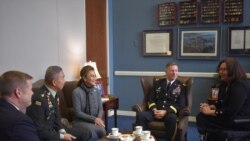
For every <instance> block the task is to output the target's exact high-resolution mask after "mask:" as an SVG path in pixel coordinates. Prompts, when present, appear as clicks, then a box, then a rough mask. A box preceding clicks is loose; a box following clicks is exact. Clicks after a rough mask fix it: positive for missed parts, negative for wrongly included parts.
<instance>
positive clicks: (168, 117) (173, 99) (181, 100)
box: [138, 62, 185, 141]
mask: <svg viewBox="0 0 250 141" xmlns="http://www.w3.org/2000/svg"><path fill="white" fill-rule="evenodd" d="M165 73H166V78H164V79H160V80H158V81H156V82H155V83H154V86H153V91H152V92H151V93H150V95H149V97H148V109H149V111H145V112H141V113H139V115H138V116H139V120H138V122H139V123H138V124H139V125H142V126H143V128H144V129H147V122H149V121H152V120H162V121H164V123H165V126H166V140H167V141H172V140H173V139H174V136H175V134H176V131H177V124H176V120H177V115H178V113H179V110H180V109H181V108H183V107H184V104H185V95H184V86H183V85H182V83H181V82H180V81H178V80H176V79H177V77H178V65H177V64H175V63H173V62H170V63H168V64H167V65H166V68H165Z"/></svg>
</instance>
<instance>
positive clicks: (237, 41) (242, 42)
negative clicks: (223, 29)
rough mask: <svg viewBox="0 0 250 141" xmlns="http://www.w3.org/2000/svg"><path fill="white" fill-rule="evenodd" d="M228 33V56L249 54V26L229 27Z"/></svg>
mask: <svg viewBox="0 0 250 141" xmlns="http://www.w3.org/2000/svg"><path fill="white" fill-rule="evenodd" d="M228 33H229V34H228V38H229V39H228V41H229V46H228V47H229V48H228V56H250V40H249V39H250V27H229V28H228Z"/></svg>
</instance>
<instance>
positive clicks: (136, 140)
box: [99, 131, 155, 141]
mask: <svg viewBox="0 0 250 141" xmlns="http://www.w3.org/2000/svg"><path fill="white" fill-rule="evenodd" d="M120 133H121V134H124V135H125V134H133V131H121V132H120ZM151 136H152V137H153V139H154V140H155V138H154V136H153V135H151ZM99 141H120V139H119V138H117V139H116V138H112V139H111V138H108V137H107V136H105V137H103V138H101V139H100V140H99ZM134 141H141V138H140V137H136V138H135V139H134Z"/></svg>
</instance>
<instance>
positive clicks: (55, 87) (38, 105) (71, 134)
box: [27, 66, 91, 141]
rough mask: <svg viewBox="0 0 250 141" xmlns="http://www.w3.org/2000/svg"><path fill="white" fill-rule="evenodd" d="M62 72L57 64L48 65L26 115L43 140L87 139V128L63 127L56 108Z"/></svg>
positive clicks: (81, 140)
mask: <svg viewBox="0 0 250 141" xmlns="http://www.w3.org/2000/svg"><path fill="white" fill-rule="evenodd" d="M64 77H65V76H64V72H63V70H62V68H61V67H59V66H50V67H48V69H47V70H46V73H45V83H44V85H43V86H42V87H41V88H40V89H39V90H38V91H37V92H35V94H34V95H33V97H32V104H31V106H29V107H28V108H27V115H28V116H29V117H31V118H32V119H33V121H34V122H35V124H36V125H37V128H38V135H39V137H40V139H41V140H43V141H62V140H64V141H73V140H76V141H88V140H89V139H90V138H91V134H90V132H89V131H88V130H84V129H76V128H64V127H63V125H62V123H61V118H60V115H59V110H58V102H59V98H58V95H57V91H59V90H61V89H62V88H63V86H64Z"/></svg>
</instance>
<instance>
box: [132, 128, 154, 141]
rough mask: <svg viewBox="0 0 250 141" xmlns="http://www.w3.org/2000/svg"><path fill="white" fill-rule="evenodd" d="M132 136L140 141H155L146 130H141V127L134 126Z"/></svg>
mask: <svg viewBox="0 0 250 141" xmlns="http://www.w3.org/2000/svg"><path fill="white" fill-rule="evenodd" d="M133 135H135V136H136V137H139V138H140V139H141V141H155V139H154V137H153V136H152V135H151V132H150V131H148V130H144V131H143V130H142V126H135V131H133Z"/></svg>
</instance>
